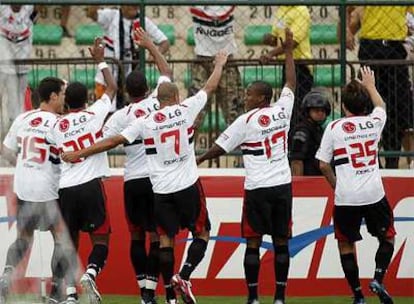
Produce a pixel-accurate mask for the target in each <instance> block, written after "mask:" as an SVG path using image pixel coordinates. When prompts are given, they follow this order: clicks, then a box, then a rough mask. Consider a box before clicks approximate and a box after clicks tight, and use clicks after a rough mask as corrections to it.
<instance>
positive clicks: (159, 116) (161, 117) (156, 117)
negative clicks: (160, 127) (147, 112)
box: [154, 113, 167, 123]
mask: <svg viewBox="0 0 414 304" xmlns="http://www.w3.org/2000/svg"><path fill="white" fill-rule="evenodd" d="M166 119H167V117H166V116H165V115H164V114H162V113H157V114H155V115H154V121H155V122H157V123H161V122H164V121H165V120H166Z"/></svg>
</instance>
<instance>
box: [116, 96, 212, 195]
mask: <svg viewBox="0 0 414 304" xmlns="http://www.w3.org/2000/svg"><path fill="white" fill-rule="evenodd" d="M206 102H207V94H206V92H205V91H203V90H201V91H199V92H198V93H197V94H196V95H194V96H192V97H190V98H187V99H185V100H184V101H183V102H182V103H180V104H177V105H172V106H166V107H164V108H162V109H160V110H158V111H154V112H151V113H150V114H149V115H147V116H146V117H142V118H140V119H137V120H135V121H134V122H133V123H132V124H131V125H130V126H129V127H128V128H126V129H125V130H124V131H122V133H121V135H122V136H124V137H125V138H126V139H127V140H128V142H129V143H132V142H134V140H135V139H136V138H137V137H141V138H143V139H144V147H145V153H146V156H147V161H148V168H149V172H150V179H151V183H152V185H153V190H154V193H160V194H167V193H174V192H177V191H180V190H183V189H185V188H188V187H189V186H191V185H193V184H194V183H195V182H196V181H197V179H198V172H197V164H196V160H195V153H194V143H193V138H194V129H193V124H194V121H195V119H196V117H197V115H198V114H199V113H200V111H201V110H202V109H203V107H204V106H205V104H206Z"/></svg>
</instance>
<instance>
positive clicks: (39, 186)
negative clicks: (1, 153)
mask: <svg viewBox="0 0 414 304" xmlns="http://www.w3.org/2000/svg"><path fill="white" fill-rule="evenodd" d="M57 119H58V116H57V115H56V114H54V113H51V112H47V111H41V110H33V111H30V112H26V113H22V114H20V115H19V116H18V117H17V118H16V119H15V120H14V122H13V124H12V126H11V128H10V130H9V132H8V133H7V136H6V138H5V139H4V142H3V144H4V145H5V146H6V147H7V148H8V149H10V150H12V151H14V152H16V153H17V163H16V171H15V174H14V192H15V193H16V195H17V197H18V198H19V199H21V200H25V201H30V202H46V201H50V200H54V199H57V198H58V186H59V175H60V159H59V153H58V151H59V150H58V149H57V148H56V147H55V146H53V145H51V144H49V143H47V141H46V135H47V134H48V133H49V132H50V129H51V128H52V127H53V125H54V124H55V122H56V120H57Z"/></svg>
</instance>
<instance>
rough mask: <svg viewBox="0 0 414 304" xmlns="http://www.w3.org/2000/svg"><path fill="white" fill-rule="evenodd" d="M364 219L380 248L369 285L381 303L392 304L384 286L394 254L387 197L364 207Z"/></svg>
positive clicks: (391, 222)
mask: <svg viewBox="0 0 414 304" xmlns="http://www.w3.org/2000/svg"><path fill="white" fill-rule="evenodd" d="M364 211H365V212H364V217H365V221H366V224H367V229H368V232H369V233H371V234H372V235H373V236H375V237H377V239H378V241H379V246H378V249H377V252H376V254H375V273H374V280H373V281H372V282H371V283H370V284H369V287H370V289H371V291H372V292H374V293H375V294H377V295H378V297H379V299H380V301H381V303H384V304H392V303H393V300H392V298H391V296H390V295H389V294H388V292H387V290H386V289H385V286H384V284H383V280H384V276H385V274H386V272H387V269H388V266H389V265H390V262H391V258H392V255H393V253H394V236H395V229H394V221H393V218H394V217H393V214H392V210H391V207H390V206H389V203H388V200H387V199H386V197H384V198H383V199H381V200H380V201H379V202H378V203H375V204H372V205H368V206H365V207H364Z"/></svg>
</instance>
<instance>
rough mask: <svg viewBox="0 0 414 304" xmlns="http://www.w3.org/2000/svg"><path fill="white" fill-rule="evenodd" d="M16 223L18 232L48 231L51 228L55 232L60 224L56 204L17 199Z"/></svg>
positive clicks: (53, 201) (55, 201) (54, 201)
mask: <svg viewBox="0 0 414 304" xmlns="http://www.w3.org/2000/svg"><path fill="white" fill-rule="evenodd" d="M16 221H17V229H18V230H19V231H33V230H36V229H39V230H40V231H48V230H50V229H51V228H54V229H55V230H56V229H57V227H58V225H60V224H61V215H60V210H59V206H58V202H57V200H52V201H47V202H28V201H23V200H20V199H18V200H17V210H16Z"/></svg>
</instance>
